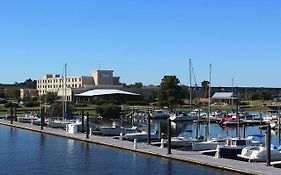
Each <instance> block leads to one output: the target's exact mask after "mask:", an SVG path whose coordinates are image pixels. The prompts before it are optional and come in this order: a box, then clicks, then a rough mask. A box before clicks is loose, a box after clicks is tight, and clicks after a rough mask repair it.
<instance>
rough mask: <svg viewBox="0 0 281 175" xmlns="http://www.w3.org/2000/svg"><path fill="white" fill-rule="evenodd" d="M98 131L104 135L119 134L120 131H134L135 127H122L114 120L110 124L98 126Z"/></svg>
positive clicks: (135, 130) (125, 132) (123, 133)
mask: <svg viewBox="0 0 281 175" xmlns="http://www.w3.org/2000/svg"><path fill="white" fill-rule="evenodd" d="M100 132H101V134H102V135H104V136H119V135H120V133H122V135H125V134H127V133H135V132H137V127H136V126H133V127H131V128H124V127H120V126H118V125H117V124H116V123H115V122H113V123H112V126H102V127H100Z"/></svg>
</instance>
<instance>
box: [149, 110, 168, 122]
mask: <svg viewBox="0 0 281 175" xmlns="http://www.w3.org/2000/svg"><path fill="white" fill-rule="evenodd" d="M151 117H152V118H153V119H164V120H166V119H167V118H168V117H169V115H168V114H167V113H166V112H164V111H163V110H161V109H157V110H153V111H152V112H151Z"/></svg>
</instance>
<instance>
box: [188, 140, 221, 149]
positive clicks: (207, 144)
mask: <svg viewBox="0 0 281 175" xmlns="http://www.w3.org/2000/svg"><path fill="white" fill-rule="evenodd" d="M225 143H226V140H225V139H223V138H212V139H211V140H208V141H204V142H193V143H192V151H204V150H215V149H216V148H217V146H218V145H225Z"/></svg>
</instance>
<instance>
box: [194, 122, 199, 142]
mask: <svg viewBox="0 0 281 175" xmlns="http://www.w3.org/2000/svg"><path fill="white" fill-rule="evenodd" d="M198 132H199V121H196V133H195V138H196V139H198V135H199V134H198Z"/></svg>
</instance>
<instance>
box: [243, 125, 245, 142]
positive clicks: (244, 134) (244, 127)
mask: <svg viewBox="0 0 281 175" xmlns="http://www.w3.org/2000/svg"><path fill="white" fill-rule="evenodd" d="M243 138H244V139H245V138H246V126H245V124H243Z"/></svg>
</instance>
